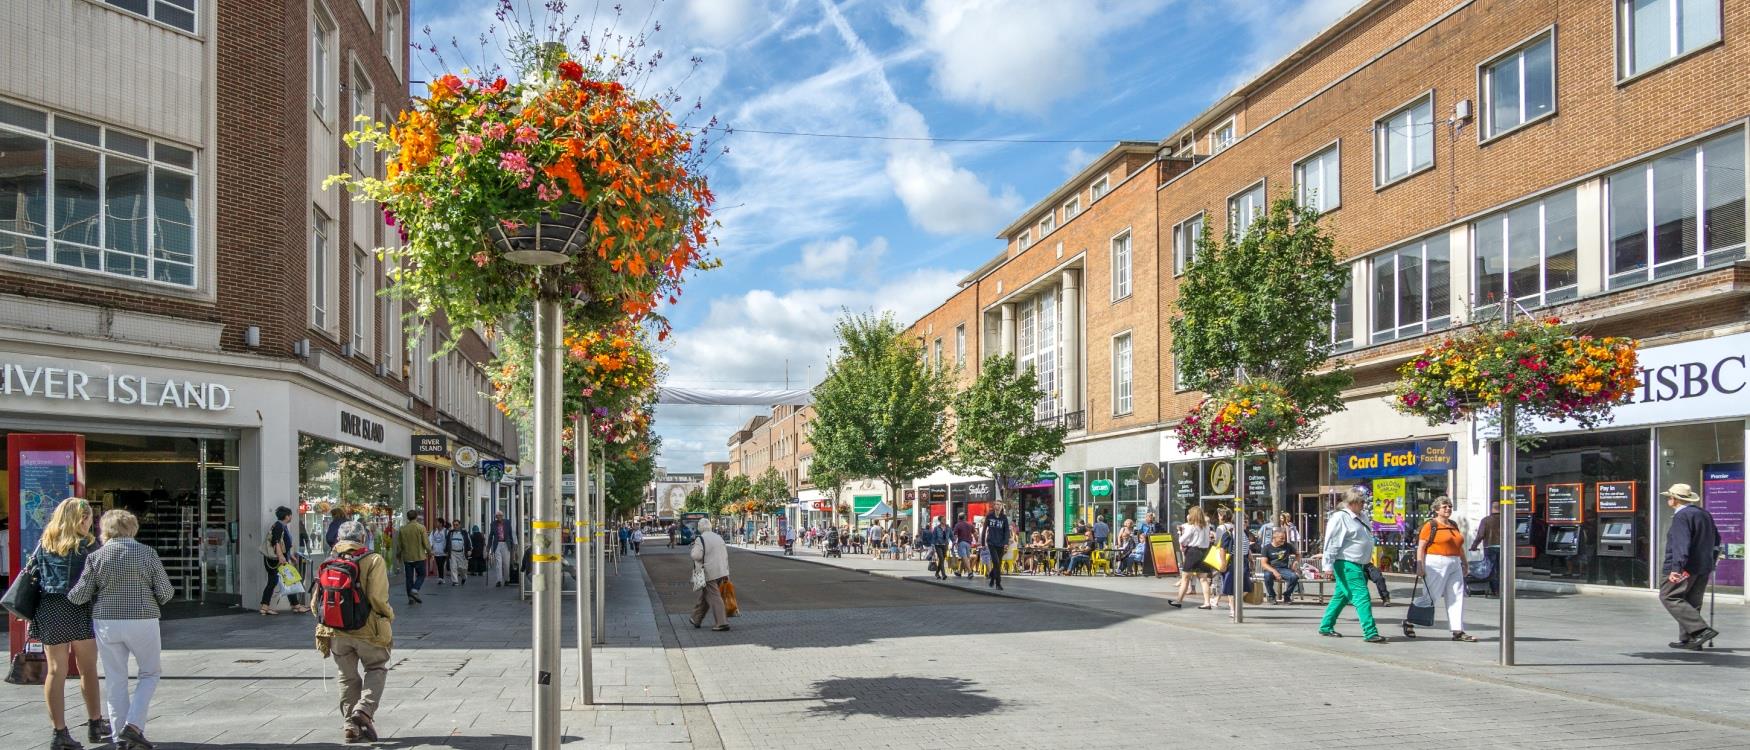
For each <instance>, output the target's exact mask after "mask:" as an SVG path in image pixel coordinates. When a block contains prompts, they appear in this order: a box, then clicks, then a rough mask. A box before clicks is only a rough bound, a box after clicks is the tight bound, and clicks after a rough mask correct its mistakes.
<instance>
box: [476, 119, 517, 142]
mask: <svg viewBox="0 0 1750 750" xmlns="http://www.w3.org/2000/svg"><path fill="white" fill-rule="evenodd" d="M480 134H481V135H484V136H486V137H487V138H491V139H492V140H495V141H502V140H504V137H505V136H506V135H509V134H510V126H509V125H506V124H504V123H502V122H489V123H487V124H486V125H485V126H484V127H482V128H480Z"/></svg>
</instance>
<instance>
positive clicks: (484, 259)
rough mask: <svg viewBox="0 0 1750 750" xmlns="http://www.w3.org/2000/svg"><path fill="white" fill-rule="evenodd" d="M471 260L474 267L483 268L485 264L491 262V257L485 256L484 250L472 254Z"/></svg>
mask: <svg viewBox="0 0 1750 750" xmlns="http://www.w3.org/2000/svg"><path fill="white" fill-rule="evenodd" d="M473 260H474V265H476V266H479V267H481V268H485V267H486V264H487V263H488V262H490V261H491V260H492V256H490V255H487V254H486V251H485V250H481V251H480V252H477V253H475V254H474V258H473Z"/></svg>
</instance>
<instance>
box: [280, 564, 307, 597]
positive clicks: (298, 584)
mask: <svg viewBox="0 0 1750 750" xmlns="http://www.w3.org/2000/svg"><path fill="white" fill-rule="evenodd" d="M279 574H280V593H282V594H285V595H286V596H292V595H295V594H302V593H304V576H303V575H302V574H300V573H298V569H297V568H296V567H293V566H292V564H291V563H286V564H284V565H281V566H280V569H279Z"/></svg>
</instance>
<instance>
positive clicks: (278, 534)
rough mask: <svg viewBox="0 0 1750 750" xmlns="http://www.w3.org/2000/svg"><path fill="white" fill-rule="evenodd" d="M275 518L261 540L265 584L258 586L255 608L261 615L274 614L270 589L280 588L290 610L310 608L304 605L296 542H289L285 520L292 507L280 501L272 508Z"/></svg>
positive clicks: (289, 518)
mask: <svg viewBox="0 0 1750 750" xmlns="http://www.w3.org/2000/svg"><path fill="white" fill-rule="evenodd" d="M273 517H274V522H273V525H272V526H269V527H268V529H267V540H266V541H264V542H262V543H261V563H262V567H263V568H265V569H266V570H267V585H266V586H265V587H263V588H262V590H261V608H260V609H259V610H257V611H259V612H261V613H262V614H264V615H277V614H279V613H278V612H275V611H274V609H273V592H274V590H275V589H282V590H283V593H284V594H285V595H286V601H288V602H291V603H292V611H293V612H300V613H302V612H309V611H310V608H309V607H306V606H304V585H303V581H304V577H303V576H302V575H300V574H299V573H298V550H297V545H295V544H293V543H292V530H291V528H289V527H287V526H286V522H287V521H289V520H291V518H292V509H291V508H287V507H286V506H284V505H281V506H280V507H278V508H274V509H273Z"/></svg>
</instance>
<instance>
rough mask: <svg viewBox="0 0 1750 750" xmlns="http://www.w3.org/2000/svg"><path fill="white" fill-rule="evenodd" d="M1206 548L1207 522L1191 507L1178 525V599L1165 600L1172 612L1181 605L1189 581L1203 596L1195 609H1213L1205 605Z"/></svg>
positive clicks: (1207, 548) (1206, 584)
mask: <svg viewBox="0 0 1750 750" xmlns="http://www.w3.org/2000/svg"><path fill="white" fill-rule="evenodd" d="M1209 545H1210V534H1209V522H1208V521H1206V520H1204V518H1203V509H1202V508H1195V507H1194V508H1191V509H1190V510H1189V511H1187V512H1186V513H1185V522H1184V523H1182V524H1179V549H1180V550H1181V552H1182V554H1183V555H1184V557H1182V558H1181V559H1180V563H1179V598H1177V599H1168V600H1167V604H1170V605H1172V606H1173V607H1174V608H1175V609H1177V608H1179V607H1183V606H1184V602H1185V596H1186V595H1187V594H1189V593H1191V581H1192V580H1193V579H1195V580H1196V581H1197V588H1198V591H1200V592H1202V594H1203V605H1202V606H1200V607H1198V609H1214V608H1215V605H1213V604H1211V603H1210V602H1209V576H1208V573H1209V567H1208V566H1207V565H1204V564H1203V558H1204V557H1205V556H1206V555H1208V554H1209Z"/></svg>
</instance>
